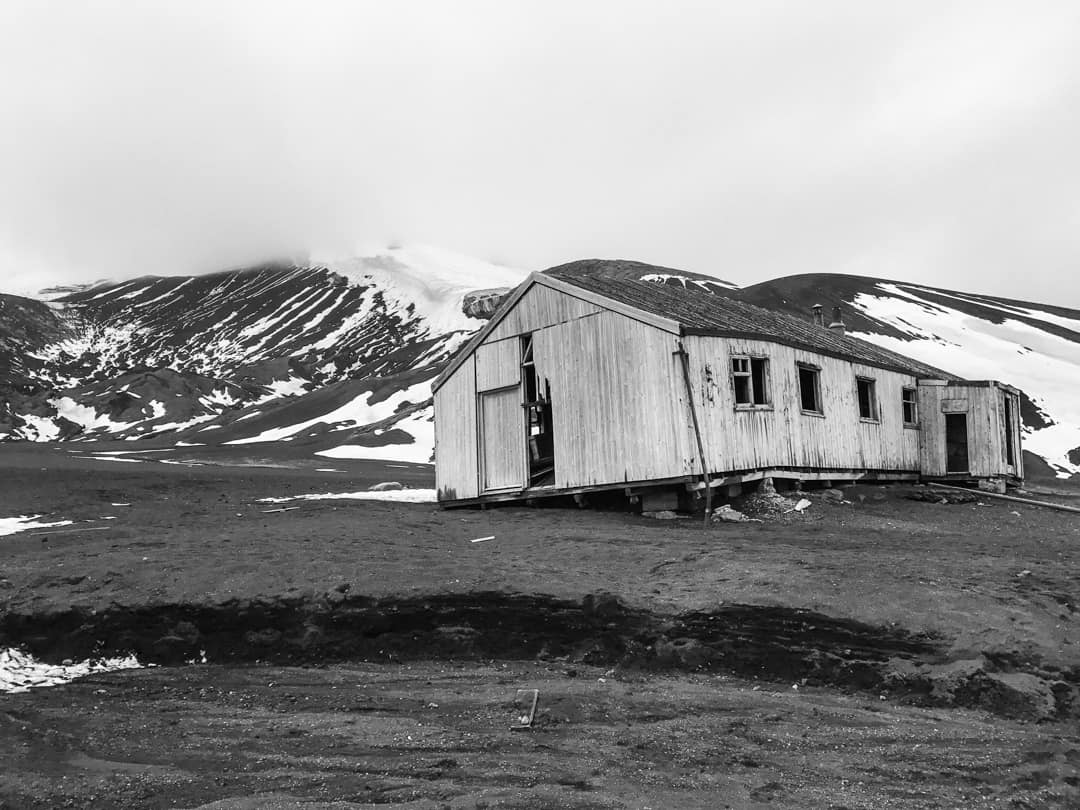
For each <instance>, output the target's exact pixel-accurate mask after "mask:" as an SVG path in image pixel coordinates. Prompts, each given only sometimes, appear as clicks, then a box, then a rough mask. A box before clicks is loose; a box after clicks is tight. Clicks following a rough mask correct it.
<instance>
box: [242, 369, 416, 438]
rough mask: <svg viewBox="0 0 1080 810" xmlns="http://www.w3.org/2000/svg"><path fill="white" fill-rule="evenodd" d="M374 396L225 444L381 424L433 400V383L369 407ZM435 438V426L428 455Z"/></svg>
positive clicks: (358, 397) (408, 389)
mask: <svg viewBox="0 0 1080 810" xmlns="http://www.w3.org/2000/svg"><path fill="white" fill-rule="evenodd" d="M372 396H373V394H372V393H371V392H364V393H362V394H360V395H359V396H356V397H353V399H351V400H349V401H348V402H346V403H345V404H344V405H342V406H340V407H339V408H336V409H335V410H333V411H331V412H330V413H327V414H324V415H322V416H316V417H313V418H311V419H308V420H306V421H304V422H298V423H297V424H294V425H286V426H284V427H276V428H270V429H268V430H264V431H263V432H262V433H259V434H258V435H256V436H249V437H247V438H246V439H233V440H232V441H230V442H225V444H254V443H256V442H277V441H283V440H285V439H286V437H294V436H295V435H296V434H297V433H299V432H300V431H302V430H304V429H306V428H309V427H313V426H314V425H318V424H328V425H348V426H359V425H368V424H371V423H372V422H379V421H381V420H383V419H386V418H388V417H390V416H393V415H394V413H396V412H397V410H398V407H399V406H400V405H403V404H405V403H412V404H419V403H421V402H423V401H424V400H426V399H429V398H430V396H431V386H430V383H429V382H422V383H417V384H416V385H411V386H409V387H408V388H406V389H404V390H402V391H397V392H395V393H394V394H393V395H392V396H390V397H388V398H387V399H384V400H383V401H382V402H377V403H375V404H369V401H370V400H371V398H372ZM434 435H435V434H434V427H433V428H432V444H431V445H429V449H428V455H430V447H431V446H433V444H434Z"/></svg>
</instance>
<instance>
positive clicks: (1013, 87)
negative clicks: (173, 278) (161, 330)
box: [0, 0, 1080, 307]
mask: <svg viewBox="0 0 1080 810" xmlns="http://www.w3.org/2000/svg"><path fill="white" fill-rule="evenodd" d="M0 77H2V78H0V117H2V119H0V289H8V290H13V289H15V288H19V287H22V288H25V287H26V286H27V285H33V284H37V283H38V282H39V281H40V282H44V281H51V280H53V279H55V278H57V277H60V278H68V279H89V278H98V277H115V278H120V277H126V276H131V275H138V274H145V273H154V274H175V273H187V272H201V271H206V270H212V269H218V268H221V267H224V266H229V265H236V264H240V263H244V262H247V261H255V260H258V259H261V258H265V257H269V256H273V255H280V254H300V253H303V252H306V251H307V250H309V249H311V250H318V251H323V252H325V251H331V252H341V253H349V252H350V251H353V250H356V249H357V248H358V246H366V245H373V244H382V243H386V242H389V241H400V242H406V243H409V242H412V243H426V244H432V245H438V246H441V247H445V248H449V249H453V250H457V251H460V252H463V253H467V254H471V255H475V256H478V257H483V258H488V259H493V260H497V261H501V262H504V263H507V264H512V265H517V266H521V267H524V268H527V269H541V268H544V267H547V266H550V265H553V264H557V263H560V262H563V261H568V260H571V259H575V258H585V257H611V258H615V257H618V258H631V259H640V260H643V261H648V262H653V263H657V264H665V265H669V266H673V267H679V268H684V269H688V270H695V271H698V272H703V273H710V274H713V275H716V276H719V277H722V278H727V279H729V280H731V281H734V282H736V283H739V284H751V283H754V282H756V281H762V280H765V279H768V278H773V277H776V276H781V275H788V274H794V273H804V272H845V273H859V274H866V275H878V276H884V277H888V278H896V279H904V280H910V281H915V282H923V283H929V284H934V285H939V286H946V287H952V288H956V289H962V290H970V291H976V292H989V293H997V294H1001V295H1006V296H1010V297H1023V298H1028V299H1031V300H1036V301H1043V302H1053V303H1060V304H1063V305H1068V306H1073V307H1080V272H1078V271H1080V3H1077V2H1075V0H1065V1H1063V2H1060V3H1038V2H1025V3H1019V2H1009V3H995V2H986V1H985V0H983V1H982V2H965V3H948V2H940V1H939V2H929V3H917V2H910V1H909V0H904V2H900V0H896V2H892V3H876V2H866V0H853V1H852V2H845V3H840V2H831V1H830V0H814V2H810V1H809V0H807V2H785V3H770V2H764V1H763V0H754V1H753V2H739V3H724V2H700V3H681V2H675V1H673V0H658V1H657V2H648V3H645V2H629V1H628V0H612V1H611V2H599V1H597V2H588V1H587V0H575V1H574V2H565V3H562V2H555V1H554V0H542V2H517V1H516V0H496V1H495V2H470V1H469V0H454V1H453V2H445V1H443V0H440V1H439V2H429V3H422V2H406V1H402V2H394V1H392V0H378V2H370V3H368V2H358V1H356V0H354V2H342V3H340V4H336V3H319V2H312V1H311V0H306V2H298V3H295V4H294V3H279V2H268V1H267V0H262V2H255V0H252V2H250V3H224V2H207V3H200V2H191V0H184V2H174V3H145V2H140V1H138V0H131V2H126V3H92V2H84V1H81V2H71V3H55V2H47V1H46V0H30V1H29V2H25V3H24V2H20V1H19V0H4V2H3V3H0Z"/></svg>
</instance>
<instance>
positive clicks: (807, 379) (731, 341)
mask: <svg viewBox="0 0 1080 810" xmlns="http://www.w3.org/2000/svg"><path fill="white" fill-rule="evenodd" d="M572 268H573V265H567V266H564V268H555V269H554V270H552V271H548V272H547V273H534V274H532V275H531V276H529V278H528V279H526V280H525V281H524V282H523V283H522V284H521V285H520V286H519V287H518V288H517V289H516V290H515V291H514V292H513V293H512V294H511V295H510V296H509V297H508V298H507V300H506V301H505V302H504V303H503V304H502V306H500V307H499V309H498V311H497V312H496V313H495V315H494V316H493V317H492V319H491V320H490V321H489V322H488V323H487V324H486V326H485V327H484V328H483V329H482V330H481V331H480V332H479V333H478V334H477V335H476V336H475V337H474V338H473V339H472V340H471V341H470V342H469V344H468V345H467V346H466V347H465V348H464V349H463V350H462V351H461V352H459V353H458V354H457V355H456V356H455V358H454V359H453V361H452V362H451V363H450V364H449V366H448V367H447V369H446V371H444V372H443V374H441V375H440V376H439V377H438V378H437V379H436V380H435V382H434V383H433V386H432V387H433V390H434V401H435V462H436V469H435V474H436V486H437V488H438V494H439V500H440V502H441V503H443V504H444V505H447V506H455V505H467V504H474V503H483V502H487V501H506V500H531V499H536V498H541V497H545V496H552V495H566V494H575V495H579V496H580V495H582V494H583V493H590V492H596V491H614V492H622V493H625V494H626V495H627V496H629V497H631V498H632V499H635V500H637V499H639V498H643V499H644V501H645V503H646V504H647V505H649V504H651V505H652V506H653V507H662V506H673V505H674V501H673V500H672V498H674V497H675V495H676V494H677V495H678V496H679V500H680V501H681V502H682V503H683V504H684V505H685V503H686V499H687V498H688V497H689V498H694V497H700V496H701V495H702V494H704V492H705V490H706V488H708V490H709V491H708V494H710V495H711V494H712V492H713V491H714V490H713V488H716V487H723V488H724V492H725V493H726V494H733V493H734V492H735V491H737V487H738V486H739V485H741V484H743V483H745V482H747V481H754V480H757V479H761V478H763V477H766V476H768V477H772V478H779V479H785V478H786V479H795V480H822V481H843V480H857V479H865V478H873V479H890V480H916V479H919V478H920V477H922V478H941V479H945V478H954V479H961V480H974V479H986V480H988V481H993V482H994V483H995V484H997V485H1001V484H1002V482H1005V481H1016V480H1018V479H1020V478H1021V477H1022V474H1023V468H1022V464H1021V460H1020V426H1019V419H1018V414H1019V410H1018V404H1019V403H1018V399H1017V394H1018V392H1017V391H1016V390H1015V389H1012V388H1009V387H1008V386H1004V385H1001V384H999V383H996V382H975V383H972V382H964V381H961V380H959V379H957V378H956V377H954V376H953V375H950V374H948V373H946V372H943V371H941V370H939V369H935V368H932V367H930V366H927V365H924V364H922V363H919V362H918V361H915V360H912V359H910V358H907V357H904V356H902V355H899V354H896V353H895V352H891V351H888V350H885V349H883V348H881V347H878V346H876V345H874V344H871V343H868V342H866V341H863V340H860V339H857V338H853V337H851V336H847V335H845V334H843V325H842V324H840V323H837V324H833V326H832V327H826V326H825V325H824V323H823V322H822V321H821V319H820V317H819V318H818V319H817V322H814V321H812V320H810V319H807V320H805V321H803V320H799V319H797V318H792V317H790V316H787V315H783V314H780V313H777V312H773V311H770V310H765V309H762V308H759V307H756V306H753V305H750V304H746V303H744V302H741V301H738V300H735V299H731V298H727V297H725V296H722V295H710V294H708V293H705V292H702V291H700V290H688V289H685V288H683V287H676V286H672V285H666V284H662V283H652V282H644V281H638V280H628V279H612V278H604V277H598V276H593V275H588V274H585V275H582V274H575V273H573V272H568V271H569V270H570V269H572Z"/></svg>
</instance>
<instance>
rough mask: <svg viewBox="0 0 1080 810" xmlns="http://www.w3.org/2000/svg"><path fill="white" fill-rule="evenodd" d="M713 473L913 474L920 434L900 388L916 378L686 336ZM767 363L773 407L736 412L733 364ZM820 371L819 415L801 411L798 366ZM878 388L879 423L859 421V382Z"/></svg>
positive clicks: (765, 345)
mask: <svg viewBox="0 0 1080 810" xmlns="http://www.w3.org/2000/svg"><path fill="white" fill-rule="evenodd" d="M684 343H685V345H686V348H687V351H688V353H689V361H690V363H689V365H690V375H691V380H692V382H693V385H694V399H695V403H696V404H697V406H698V409H699V412H698V418H699V420H700V422H701V429H702V434H703V438H704V441H705V454H706V458H707V459H708V462H709V467H710V469H712V470H713V471H716V472H727V471H733V470H752V469H755V468H762V467H810V468H815V467H817V468H821V467H824V468H835V469H865V470H890V471H905V472H915V471H917V470H918V467H919V432H918V430H917V429H912V428H905V427H904V423H903V407H902V404H901V403H902V400H901V389H902V388H904V387H905V386H906V387H912V388H913V387H915V377H913V376H911V375H907V374H900V373H898V372H894V371H886V370H884V369H879V368H876V367H873V366H864V365H860V364H857V363H852V362H850V361H847V360H841V359H838V358H834V357H827V356H824V355H819V354H815V353H813V352H808V351H803V350H800V349H795V348H792V347H789V346H781V345H779V344H776V343H771V342H768V341H761V340H745V339H736V338H719V337H687V338H684ZM737 355H747V356H750V357H763V358H766V360H767V361H768V363H767V370H768V384H767V390H768V396H769V404H768V405H767V406H765V407H756V408H752V409H743V408H736V407H735V391H734V386H733V383H732V376H731V358H732V356H737ZM799 363H806V364H808V365H812V366H815V367H817V368H818V369H820V377H819V382H820V390H821V401H822V410H823V413H822V415H820V416H819V415H816V414H809V413H803V412H802V407H801V400H800V395H799V377H798V364H799ZM857 377H867V378H870V379H873V380H874V382H875V393H876V396H877V410H878V420H877V421H876V422H868V421H863V420H861V419H860V418H859V404H858V395H857V388H856V378H857Z"/></svg>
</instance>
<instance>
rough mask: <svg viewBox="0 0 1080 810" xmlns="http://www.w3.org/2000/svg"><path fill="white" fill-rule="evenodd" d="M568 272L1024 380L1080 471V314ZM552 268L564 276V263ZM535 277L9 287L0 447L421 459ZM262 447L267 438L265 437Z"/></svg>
mask: <svg viewBox="0 0 1080 810" xmlns="http://www.w3.org/2000/svg"><path fill="white" fill-rule="evenodd" d="M573 268H574V272H584V273H598V274H603V275H605V276H607V277H613V278H636V279H646V280H649V281H653V282H655V283H659V284H673V285H679V286H682V287H686V288H689V289H692V290H694V291H695V292H699V293H700V294H701V295H726V296H732V297H736V298H740V299H743V300H746V301H750V302H752V303H755V304H758V305H760V306H765V307H768V308H772V309H779V310H783V311H787V312H789V313H792V314H796V315H800V316H803V317H808V315H809V311H810V307H811V306H812V305H813V304H815V303H820V304H822V305H824V306H825V307H826V308H827V309H826V313H827V314H828V310H829V308H831V307H832V306H840V307H842V309H843V312H844V319H845V321H846V323H847V326H848V330H849V332H851V333H853V334H856V335H858V336H860V337H863V338H865V339H866V340H869V341H872V342H874V343H878V344H880V345H882V346H885V347H887V348H890V349H893V350H895V351H898V352H900V353H902V354H907V355H909V356H911V357H914V358H916V359H919V360H922V361H924V362H926V363H928V364H930V365H933V366H937V367H939V368H944V369H947V370H949V371H951V372H953V373H955V374H958V375H960V376H964V377H969V378H974V379H987V378H989V379H999V380H1003V381H1004V382H1008V383H1010V384H1012V385H1015V386H1017V387H1018V388H1020V389H1021V390H1023V391H1024V392H1025V397H1024V399H1023V401H1022V404H1023V408H1022V411H1023V418H1024V425H1025V443H1026V449H1027V450H1029V451H1031V452H1032V453H1034V454H1035V455H1037V456H1039V457H1040V458H1041V459H1043V460H1044V461H1045V462H1046V464H1048V465H1049V468H1044V469H1043V471H1044V472H1046V473H1051V474H1056V475H1060V476H1067V475H1070V474H1073V473H1077V472H1080V396H1077V395H1076V393H1075V392H1080V312H1078V311H1076V310H1070V309H1066V308H1062V307H1053V306H1047V305H1041V304H1031V303H1024V302H1020V301H1013V300H1009V299H1003V298H994V297H991V296H984V295H975V294H969V293H960V292H952V291H948V290H943V289H937V288H932V287H926V286H920V285H913V284H907V283H901V282H892V281H885V280H881V279H872V278H864V277H858V276H843V275H830V274H810V275H799V276H790V277H787V278H781V279H776V280H773V281H768V282H764V283H762V284H756V285H753V286H750V287H745V288H738V287H736V286H735V285H733V284H730V283H729V282H724V281H720V280H719V279H716V278H713V277H710V276H703V275H700V274H694V273H688V272H683V271H679V270H674V269H669V268H658V267H655V266H653V265H646V264H641V263H638V262H630V261H585V262H576V263H574V265H573ZM553 269H557V268H553ZM525 275H526V273H525V271H524V270H518V269H514V268H507V267H502V266H499V265H495V264H490V263H487V262H482V261H479V260H476V259H471V258H468V257H463V256H459V255H456V254H452V253H448V252H446V251H440V250H436V249H433V248H420V247H406V248H388V249H384V250H378V251H372V252H370V253H368V254H367V255H364V256H361V257H356V258H349V259H345V260H341V259H331V258H325V259H320V258H315V259H313V260H312V261H309V262H306V263H303V264H281V265H267V266H262V267H256V268H247V269H243V270H233V271H227V272H222V273H216V274H213V275H206V276H193V277H170V278H159V277H153V276H147V277H144V278H139V279H134V280H129V281H124V282H119V283H96V284H94V285H88V286H86V287H76V288H69V289H65V290H62V291H55V290H54V291H50V294H49V295H48V296H46V297H47V298H49V299H52V300H47V301H32V300H28V299H25V298H18V297H14V296H3V295H0V394H2V397H0V441H3V440H8V441H12V440H31V441H52V440H67V441H73V442H79V441H84V440H89V439H99V438H121V439H128V440H137V439H152V440H156V441H157V442H159V443H162V444H168V445H171V446H175V445H177V444H179V445H180V446H189V445H194V444H198V445H230V446H244V445H251V444H259V443H262V442H274V443H281V442H292V443H294V444H295V445H296V446H298V447H299V446H302V447H303V448H304V450H305V452H310V453H319V454H321V455H324V456H328V457H342V456H348V457H362V458H383V459H397V460H404V461H416V462H426V461H428V460H429V459H430V457H431V452H432V444H433V426H432V422H431V407H430V396H431V394H430V387H429V384H430V381H431V380H432V379H433V378H434V377H435V376H436V375H437V374H438V373H439V371H440V370H441V369H442V367H443V366H444V364H445V362H446V361H447V359H448V358H449V356H450V355H451V354H452V353H453V352H454V351H455V350H456V349H458V348H459V347H460V346H461V345H462V344H463V343H464V342H465V341H466V340H467V339H468V338H469V337H470V336H471V335H472V333H473V332H474V331H475V330H476V329H478V328H479V327H480V326H481V325H482V323H483V319H484V318H485V317H488V316H490V314H491V312H492V311H493V309H494V307H495V305H496V304H497V303H498V301H499V300H500V298H501V296H502V295H503V294H504V293H505V291H506V290H507V289H508V288H510V287H513V286H514V285H516V284H517V283H518V282H520V281H521V280H522V279H523V278H524V277H525ZM263 446H266V445H263Z"/></svg>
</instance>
